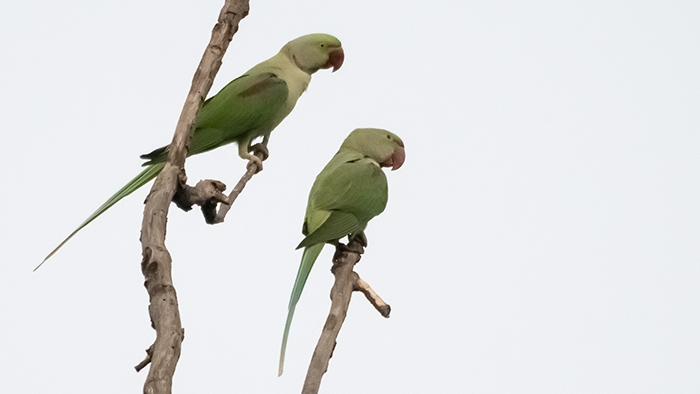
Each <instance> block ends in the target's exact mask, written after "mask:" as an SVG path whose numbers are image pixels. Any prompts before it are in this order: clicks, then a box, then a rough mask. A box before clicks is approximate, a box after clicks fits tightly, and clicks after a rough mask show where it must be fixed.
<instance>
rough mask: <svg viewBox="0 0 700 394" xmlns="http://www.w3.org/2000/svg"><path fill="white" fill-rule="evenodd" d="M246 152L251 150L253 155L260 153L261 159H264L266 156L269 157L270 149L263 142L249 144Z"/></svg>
mask: <svg viewBox="0 0 700 394" xmlns="http://www.w3.org/2000/svg"><path fill="white" fill-rule="evenodd" d="M248 152H251V153H252V154H253V155H257V154H258V153H260V154H261V155H262V161H265V160H267V158H268V157H270V150H269V149H267V144H265V143H262V144H260V143H258V144H255V145H253V146H251V147H250V149H248Z"/></svg>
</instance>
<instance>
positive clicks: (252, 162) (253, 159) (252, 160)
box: [246, 155, 263, 174]
mask: <svg viewBox="0 0 700 394" xmlns="http://www.w3.org/2000/svg"><path fill="white" fill-rule="evenodd" d="M248 160H249V161H248V165H246V168H247V169H249V170H250V169H252V168H253V167H255V173H256V174H257V173H258V172H260V171H262V170H263V164H262V160H260V158H259V157H258V156H256V155H248Z"/></svg>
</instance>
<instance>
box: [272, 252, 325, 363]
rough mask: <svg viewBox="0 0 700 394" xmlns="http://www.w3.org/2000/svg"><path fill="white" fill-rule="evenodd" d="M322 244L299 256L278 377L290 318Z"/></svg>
mask: <svg viewBox="0 0 700 394" xmlns="http://www.w3.org/2000/svg"><path fill="white" fill-rule="evenodd" d="M323 245H325V244H323V243H320V244H316V245H311V246H309V247H307V248H305V249H304V254H303V255H302V256H301V264H300V265H299V272H297V278H296V280H295V281H294V287H293V288H292V296H291V298H290V299H289V311H288V312H287V322H286V323H285V325H284V335H283V336H282V350H281V351H280V365H279V372H278V373H279V375H278V376H282V372H283V371H284V354H285V352H286V350H287V338H288V337H289V328H290V327H291V326H292V318H293V317H294V309H295V308H296V306H297V302H299V297H301V292H302V290H304V285H305V284H306V279H307V278H308V277H309V272H311V268H312V267H313V266H314V262H316V259H317V258H318V255H319V254H320V253H321V250H323Z"/></svg>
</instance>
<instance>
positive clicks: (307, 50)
mask: <svg viewBox="0 0 700 394" xmlns="http://www.w3.org/2000/svg"><path fill="white" fill-rule="evenodd" d="M282 51H285V52H286V53H287V56H289V58H290V59H292V61H293V62H294V63H295V64H296V65H297V66H298V67H299V68H300V69H302V70H304V71H305V72H306V73H308V74H309V75H311V74H313V73H315V72H316V71H318V70H320V69H326V68H331V67H332V68H333V71H334V72H335V71H336V70H338V69H339V68H340V66H342V65H343V60H344V59H345V53H344V52H343V47H342V45H341V44H340V41H339V40H338V39H337V38H335V37H333V36H331V35H329V34H308V35H305V36H301V37H299V38H296V39H294V40H292V41H290V42H288V43H287V45H285V46H284V48H282Z"/></svg>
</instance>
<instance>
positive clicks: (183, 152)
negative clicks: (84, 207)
mask: <svg viewBox="0 0 700 394" xmlns="http://www.w3.org/2000/svg"><path fill="white" fill-rule="evenodd" d="M248 10H249V6H248V0H226V2H225V4H224V6H223V8H222V9H221V12H220V14H219V19H218V22H217V24H216V25H215V26H214V29H213V31H212V37H211V40H210V42H209V45H208V46H207V48H206V50H205V51H204V55H203V56H202V60H201V61H200V63H199V66H198V67H197V71H196V72H195V74H194V78H193V80H192V87H191V88H190V91H189V93H188V95H187V99H186V101H185V105H184V107H183V109H182V113H181V114H180V119H179V120H178V123H177V126H176V129H175V135H174V136H173V140H172V142H171V144H170V148H169V149H168V162H167V163H166V164H165V167H164V168H163V171H162V172H161V173H160V175H158V177H157V178H156V180H155V182H154V184H153V187H152V188H151V192H150V194H149V195H148V197H147V198H146V207H145V209H144V214H143V223H142V227H141V244H142V253H143V260H142V261H141V271H142V273H143V275H144V278H145V283H144V286H145V287H146V290H147V291H148V295H149V299H150V305H149V307H148V311H149V314H150V316H151V324H152V326H153V328H154V329H155V331H156V339H155V342H154V343H153V345H152V346H151V348H150V350H151V352H150V354H149V357H147V359H146V360H144V362H145V363H146V364H148V362H147V360H148V359H149V358H150V364H151V367H150V369H149V373H148V377H147V378H146V382H145V384H144V388H143V392H144V393H147V394H161V393H168V394H169V393H171V390H172V378H173V374H174V373H175V367H176V365H177V361H178V359H179V357H180V346H181V344H182V340H183V338H184V330H183V329H182V326H181V323H180V312H179V311H178V304H177V295H176V293H175V288H174V287H173V283H172V276H171V268H172V267H171V264H172V259H171V257H170V254H169V253H168V250H167V249H166V247H165V233H166V222H167V215H168V209H169V205H170V202H171V201H173V197H174V196H175V193H176V191H177V190H178V187H179V180H180V173H181V172H183V171H184V164H185V158H186V156H187V142H188V141H189V136H190V134H191V133H192V131H193V129H194V127H195V115H196V113H197V110H198V109H199V106H200V105H201V103H202V102H203V101H204V98H205V97H206V95H207V94H208V93H209V89H210V88H211V85H212V83H213V81H214V77H215V76H216V73H217V72H218V70H219V67H220V66H221V60H222V58H223V55H224V53H225V52H226V49H227V48H228V45H229V42H231V39H232V38H233V35H234V34H235V32H236V31H237V30H238V24H239V22H240V21H241V19H243V18H244V17H245V16H246V15H248ZM142 364H143V362H142V363H141V364H139V366H140V367H141V368H143V367H144V366H145V365H142Z"/></svg>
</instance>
